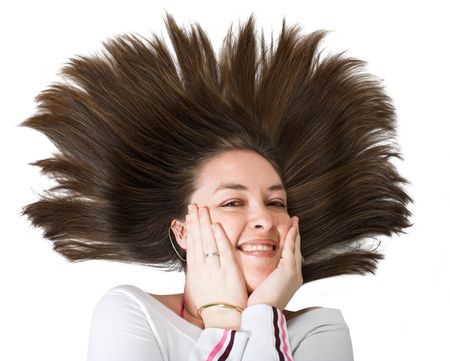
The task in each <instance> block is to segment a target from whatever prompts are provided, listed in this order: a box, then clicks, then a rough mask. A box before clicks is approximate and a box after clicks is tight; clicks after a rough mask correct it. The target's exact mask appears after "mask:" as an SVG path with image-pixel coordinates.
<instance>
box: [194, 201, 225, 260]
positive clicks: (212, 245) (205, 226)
mask: <svg viewBox="0 0 450 361" xmlns="http://www.w3.org/2000/svg"><path fill="white" fill-rule="evenodd" d="M199 216H200V220H199V223H200V229H201V235H202V242H203V252H204V253H211V252H217V251H218V249H217V244H216V240H215V238H214V235H213V231H212V229H211V217H210V215H209V209H208V208H207V207H200V208H199ZM203 259H204V262H207V263H208V264H210V263H213V264H217V265H219V264H220V258H219V256H209V257H204V258H203Z"/></svg>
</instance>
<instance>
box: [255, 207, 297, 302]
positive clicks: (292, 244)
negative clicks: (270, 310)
mask: <svg viewBox="0 0 450 361" xmlns="http://www.w3.org/2000/svg"><path fill="white" fill-rule="evenodd" d="M291 221H292V227H291V228H290V229H289V231H288V233H287V235H286V239H285V241H284V246H283V250H282V254H281V258H280V262H279V263H278V266H277V268H276V269H275V270H273V272H272V273H271V274H270V275H269V276H268V277H267V278H266V279H265V280H264V281H262V282H261V283H260V284H259V286H258V287H256V288H255V290H254V291H253V292H252V293H251V295H250V297H249V298H248V306H251V305H254V304H257V303H265V304H268V305H272V306H275V307H276V308H278V309H279V310H284V308H285V307H286V305H287V304H288V303H289V301H290V299H291V298H292V296H293V295H294V294H295V292H297V290H298V289H299V288H300V286H301V285H302V284H303V276H302V264H301V260H300V258H301V254H300V233H299V227H298V217H295V216H294V217H292V218H291Z"/></svg>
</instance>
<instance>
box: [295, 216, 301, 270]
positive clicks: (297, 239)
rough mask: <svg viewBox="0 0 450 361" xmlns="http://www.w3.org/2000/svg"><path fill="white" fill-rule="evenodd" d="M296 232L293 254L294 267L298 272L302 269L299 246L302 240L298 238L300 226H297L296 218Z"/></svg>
mask: <svg viewBox="0 0 450 361" xmlns="http://www.w3.org/2000/svg"><path fill="white" fill-rule="evenodd" d="M296 228H297V231H296V238H295V252H294V258H295V262H296V266H297V269H298V270H299V272H300V271H301V269H302V260H301V258H302V253H301V244H302V239H301V236H300V226H299V224H298V218H297V226H296Z"/></svg>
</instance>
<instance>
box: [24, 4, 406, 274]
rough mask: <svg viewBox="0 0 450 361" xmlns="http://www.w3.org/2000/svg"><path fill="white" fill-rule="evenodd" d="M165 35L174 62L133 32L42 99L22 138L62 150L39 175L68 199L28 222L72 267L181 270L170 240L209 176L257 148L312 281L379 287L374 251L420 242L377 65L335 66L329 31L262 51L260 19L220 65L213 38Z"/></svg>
mask: <svg viewBox="0 0 450 361" xmlns="http://www.w3.org/2000/svg"><path fill="white" fill-rule="evenodd" d="M165 23H166V27H167V31H168V34H169V36H170V39H171V43H172V45H173V48H174V50H175V54H172V53H171V51H170V49H169V47H168V46H167V44H166V43H165V42H164V41H163V40H162V39H161V38H159V37H158V36H156V35H154V37H153V39H150V40H149V39H146V38H143V37H141V36H139V35H137V34H122V35H120V36H117V37H115V38H113V39H109V40H108V41H107V42H104V43H103V45H104V47H105V49H106V51H104V52H103V53H102V54H95V55H91V56H76V57H74V58H71V59H70V61H69V62H68V64H66V65H65V66H64V67H63V68H62V70H61V75H62V76H63V77H64V79H65V80H66V81H65V82H58V83H53V84H52V85H50V86H49V87H48V88H47V89H45V90H43V91H42V92H41V93H40V94H39V95H38V96H37V97H36V101H37V103H38V111H37V112H36V114H35V115H33V116H32V117H30V118H28V119H26V120H25V121H24V122H23V123H21V125H23V126H27V127H31V128H34V129H36V130H38V131H40V132H42V133H44V134H45V135H46V136H47V137H48V138H49V139H50V140H51V141H52V142H53V143H54V144H55V145H56V146H57V148H58V150H59V152H58V153H57V154H53V156H52V157H50V158H47V159H41V160H38V161H36V162H34V163H31V164H32V165H36V166H38V167H40V168H41V171H42V173H43V174H45V175H47V176H49V177H52V178H53V179H55V180H56V181H57V185H56V186H55V187H52V188H51V189H49V190H47V191H46V194H44V195H40V199H39V200H38V201H36V202H34V203H32V204H29V205H27V206H25V207H24V209H23V212H22V214H24V215H26V216H27V217H29V219H30V220H31V222H32V224H33V225H34V226H36V227H41V228H42V229H43V230H44V234H43V236H44V237H45V238H47V239H49V240H51V241H52V242H53V246H54V250H55V251H57V252H59V253H60V254H62V255H63V256H64V257H66V258H67V259H69V260H70V261H84V260H92V259H103V260H114V261H121V262H127V263H137V264H142V265H146V266H152V267H157V268H161V269H163V270H168V271H172V270H177V269H178V270H181V269H184V268H185V264H183V263H182V262H181V261H180V260H179V258H178V257H177V254H176V253H175V251H174V250H173V249H172V247H171V245H170V243H169V238H168V230H169V225H170V222H171V220H173V219H174V218H178V219H184V216H185V214H186V213H187V204H188V202H189V199H190V196H191V194H192V193H193V191H194V184H195V179H196V175H197V174H198V170H199V169H200V168H199V167H200V166H201V164H202V163H203V162H204V161H205V160H207V159H210V158H211V157H212V156H214V155H215V154H219V153H220V152H222V151H225V150H227V149H249V150H253V151H255V152H258V153H259V154H261V155H262V156H264V157H265V158H266V159H268V160H269V161H270V162H271V163H272V164H273V165H274V167H275V169H276V170H277V171H278V172H279V174H280V177H281V179H282V181H283V183H284V185H285V187H286V189H287V194H288V213H289V214H290V215H291V216H292V215H297V216H299V217H300V218H301V221H300V223H301V238H302V254H303V256H304V257H305V259H306V262H305V263H304V265H303V279H304V283H306V282H310V281H313V280H316V279H320V278H325V277H330V276H336V275H341V274H355V273H357V274H365V273H367V272H371V273H374V271H375V269H376V267H377V262H378V261H379V260H381V259H383V257H384V256H383V254H381V253H380V252H378V251H376V250H374V249H371V246H370V242H369V239H370V238H374V237H375V236H377V235H388V236H390V235H392V234H393V233H397V234H398V233H405V232H404V231H403V229H405V228H406V227H410V226H411V225H412V224H410V223H408V217H409V216H410V215H411V214H410V212H409V211H408V209H407V208H406V205H407V204H408V202H412V199H411V197H410V196H409V195H408V194H407V193H406V192H405V191H404V190H403V185H404V184H406V183H409V182H408V181H407V180H406V179H404V178H403V177H401V176H400V175H399V174H398V173H397V171H396V169H395V167H394V166H393V164H392V163H391V162H390V158H391V157H395V158H399V159H403V158H402V156H401V154H400V151H399V150H398V147H397V146H396V144H395V136H396V115H395V109H394V106H393V103H392V100H391V99H390V97H389V96H388V95H387V94H386V93H385V91H384V89H383V86H382V84H381V82H380V80H379V79H378V78H376V77H375V76H372V75H370V74H368V73H367V72H365V71H364V66H365V62H364V61H362V60H358V59H354V58H350V57H346V56H344V55H343V53H339V54H337V55H330V56H328V57H326V58H325V59H322V58H321V57H320V54H319V52H318V46H319V43H320V41H321V40H322V39H323V38H324V36H325V34H326V31H323V30H321V31H316V32H313V33H311V34H307V35H304V34H300V29H299V28H298V26H292V27H286V24H285V19H284V18H283V24H282V30H281V33H280V36H279V38H278V43H277V46H276V47H274V44H273V40H272V41H271V44H270V46H269V45H268V44H266V42H265V40H264V35H263V34H261V37H260V39H259V41H258V40H257V36H256V34H255V29H254V19H253V14H252V15H251V16H250V17H249V19H248V20H247V21H246V22H245V23H244V24H243V26H241V27H240V28H239V30H238V34H237V35H236V36H233V33H232V32H231V29H230V31H229V32H228V34H227V36H226V38H225V41H224V44H223V48H222V49H221V52H220V54H219V56H216V55H215V54H214V51H213V48H212V46H211V44H210V41H209V39H208V37H207V35H206V33H205V32H204V30H203V29H202V28H201V27H200V26H199V25H198V24H196V25H195V26H191V30H190V31H186V30H184V29H181V28H179V27H178V25H177V24H176V22H175V21H174V19H173V17H172V16H171V15H169V14H167V13H166V19H165ZM179 252H183V250H181V249H179ZM184 255H185V254H184Z"/></svg>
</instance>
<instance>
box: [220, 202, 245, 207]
mask: <svg viewBox="0 0 450 361" xmlns="http://www.w3.org/2000/svg"><path fill="white" fill-rule="evenodd" d="M234 203H241V202H240V201H231V202H228V203H225V204H224V205H223V206H222V207H227V206H228V205H230V204H234Z"/></svg>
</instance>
